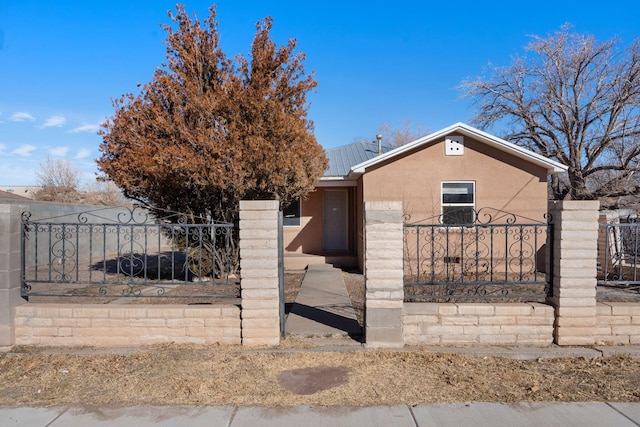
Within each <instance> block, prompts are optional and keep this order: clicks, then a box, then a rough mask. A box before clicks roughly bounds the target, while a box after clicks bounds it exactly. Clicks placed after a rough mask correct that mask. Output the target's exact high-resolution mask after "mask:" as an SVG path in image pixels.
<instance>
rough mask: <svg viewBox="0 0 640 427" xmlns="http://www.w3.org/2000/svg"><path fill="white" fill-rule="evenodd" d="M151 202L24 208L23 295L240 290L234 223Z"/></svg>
mask: <svg viewBox="0 0 640 427" xmlns="http://www.w3.org/2000/svg"><path fill="white" fill-rule="evenodd" d="M172 216H173V220H175V221H176V222H172V223H165V222H166V221H167V218H162V219H157V218H153V217H151V215H150V214H148V212H147V211H146V210H143V209H140V208H135V209H118V210H113V211H111V212H109V211H107V210H94V211H89V212H82V213H80V214H77V216H76V217H74V221H73V222H71V221H64V220H66V219H68V216H67V217H64V218H59V217H58V218H46V219H40V220H32V219H31V213H29V212H24V213H23V215H22V225H23V233H22V242H21V244H22V296H24V297H26V298H29V297H35V296H37V297H53V296H55V297H91V298H96V297H107V298H109V297H110V298H114V297H170V298H179V299H182V298H190V299H192V300H193V299H194V298H195V299H198V300H199V299H209V298H230V297H232V298H236V297H238V296H239V287H238V286H237V283H236V282H237V280H236V275H235V273H236V272H237V271H236V270H237V268H238V251H237V245H236V236H237V232H236V228H235V227H234V225H232V224H211V223H208V224H190V223H185V221H184V219H185V217H184V216H182V215H179V214H178V215H172Z"/></svg>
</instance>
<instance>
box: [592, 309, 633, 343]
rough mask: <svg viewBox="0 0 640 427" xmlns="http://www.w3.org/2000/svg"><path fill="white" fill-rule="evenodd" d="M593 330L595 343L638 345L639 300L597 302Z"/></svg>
mask: <svg viewBox="0 0 640 427" xmlns="http://www.w3.org/2000/svg"><path fill="white" fill-rule="evenodd" d="M594 331H595V332H594V334H595V343H596V344H601V345H628V344H635V345H640V302H599V303H598V304H597V306H596V326H595V328H594Z"/></svg>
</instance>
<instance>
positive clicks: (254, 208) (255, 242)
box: [240, 200, 280, 346]
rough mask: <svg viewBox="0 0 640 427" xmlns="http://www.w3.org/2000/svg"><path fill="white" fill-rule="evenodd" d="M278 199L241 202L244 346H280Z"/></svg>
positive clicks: (241, 276) (241, 287) (241, 281)
mask: <svg viewBox="0 0 640 427" xmlns="http://www.w3.org/2000/svg"><path fill="white" fill-rule="evenodd" d="M278 210H279V203H278V201H276V200H255V201H249V200H243V201H241V202H240V289H241V291H240V292H241V297H242V311H241V317H242V344H243V345H246V346H260V345H278V344H279V343H280V293H279V289H278V283H279V282H278Z"/></svg>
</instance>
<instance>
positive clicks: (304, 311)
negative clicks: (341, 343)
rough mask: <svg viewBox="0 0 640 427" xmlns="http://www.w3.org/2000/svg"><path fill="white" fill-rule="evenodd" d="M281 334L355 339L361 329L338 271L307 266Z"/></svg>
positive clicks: (311, 265)
mask: <svg viewBox="0 0 640 427" xmlns="http://www.w3.org/2000/svg"><path fill="white" fill-rule="evenodd" d="M285 331H286V333H287V334H290V335H297V336H306V337H309V336H320V337H328V336H345V335H349V336H351V337H354V338H357V339H359V338H360V336H361V335H362V329H361V328H360V325H359V324H358V321H357V318H356V312H355V310H354V309H353V306H352V305H351V300H350V299H349V294H348V292H347V288H346V286H345V285H344V279H343V278H342V270H340V269H339V268H334V267H333V266H332V265H329V264H310V265H309V267H307V273H306V274H305V276H304V280H303V281H302V286H301V287H300V292H299V293H298V296H297V297H296V301H295V302H294V303H293V306H292V307H291V312H290V313H289V316H288V317H287V321H286V323H285Z"/></svg>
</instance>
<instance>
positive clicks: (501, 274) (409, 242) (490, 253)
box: [404, 208, 553, 301]
mask: <svg viewBox="0 0 640 427" xmlns="http://www.w3.org/2000/svg"><path fill="white" fill-rule="evenodd" d="M473 218H474V223H471V224H442V223H441V222H442V217H434V218H431V219H429V220H425V221H421V223H418V224H415V223H413V224H412V223H407V222H408V220H409V218H406V219H405V224H404V286H405V300H407V301H416V300H419V301H450V300H455V299H478V298H482V299H498V300H505V299H512V300H517V301H522V300H527V301H531V300H544V299H545V298H546V297H547V296H548V295H550V294H551V283H552V281H551V275H550V273H548V272H546V271H545V270H546V268H545V265H546V260H547V251H546V249H547V248H548V247H549V248H550V247H551V246H552V245H548V244H547V242H548V239H552V233H553V226H552V224H551V221H550V220H549V221H548V222H545V223H542V222H531V221H530V220H529V222H521V221H522V220H520V221H519V219H518V218H517V217H516V216H515V215H513V214H510V213H507V212H503V211H499V210H495V209H489V208H484V209H481V210H480V211H477V212H474V215H473ZM425 222H432V223H425ZM549 241H552V240H549ZM549 256H550V257H551V256H552V254H549ZM551 259H552V258H551Z"/></svg>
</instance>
